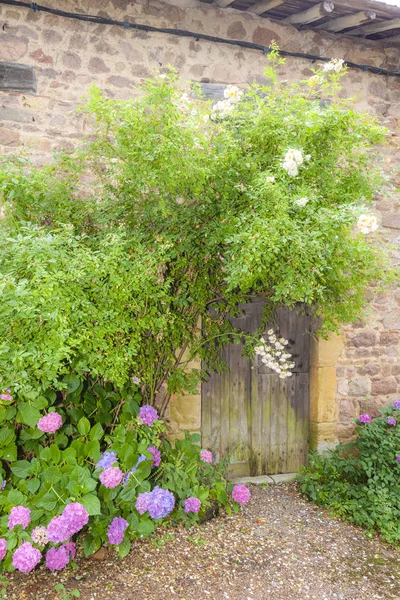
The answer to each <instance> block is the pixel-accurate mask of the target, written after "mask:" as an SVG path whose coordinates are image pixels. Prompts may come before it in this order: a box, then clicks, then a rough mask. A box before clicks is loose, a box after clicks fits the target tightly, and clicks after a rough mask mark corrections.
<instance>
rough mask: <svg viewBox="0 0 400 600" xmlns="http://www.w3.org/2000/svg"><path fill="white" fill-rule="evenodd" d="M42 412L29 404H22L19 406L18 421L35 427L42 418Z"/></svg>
mask: <svg viewBox="0 0 400 600" xmlns="http://www.w3.org/2000/svg"><path fill="white" fill-rule="evenodd" d="M41 416H42V414H41V412H40V411H39V410H38V409H37V408H36V407H35V406H33V405H32V404H29V402H20V403H19V404H18V413H17V421H18V422H19V423H24V425H29V427H35V426H36V425H37V422H38V421H39V419H40V418H41Z"/></svg>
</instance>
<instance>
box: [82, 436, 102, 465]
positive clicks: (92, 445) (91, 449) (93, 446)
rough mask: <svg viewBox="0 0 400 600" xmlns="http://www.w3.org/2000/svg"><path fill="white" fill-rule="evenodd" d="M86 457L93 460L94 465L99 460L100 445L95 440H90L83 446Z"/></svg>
mask: <svg viewBox="0 0 400 600" xmlns="http://www.w3.org/2000/svg"><path fill="white" fill-rule="evenodd" d="M85 449H86V456H89V457H90V458H92V459H93V461H94V462H95V463H97V462H98V461H99V460H100V444H99V442H98V441H97V440H91V441H90V442H89V443H88V444H86V446H85Z"/></svg>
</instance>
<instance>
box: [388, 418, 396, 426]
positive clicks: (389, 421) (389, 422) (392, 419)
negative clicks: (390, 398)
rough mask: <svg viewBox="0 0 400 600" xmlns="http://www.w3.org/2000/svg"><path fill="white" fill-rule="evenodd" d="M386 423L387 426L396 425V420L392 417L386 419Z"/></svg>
mask: <svg viewBox="0 0 400 600" xmlns="http://www.w3.org/2000/svg"><path fill="white" fill-rule="evenodd" d="M386 423H387V424H388V425H397V421H396V419H395V418H394V417H388V418H387V420H386Z"/></svg>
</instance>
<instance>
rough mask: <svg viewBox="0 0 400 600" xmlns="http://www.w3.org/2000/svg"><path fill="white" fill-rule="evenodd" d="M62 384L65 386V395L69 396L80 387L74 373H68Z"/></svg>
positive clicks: (79, 381) (78, 379)
mask: <svg viewBox="0 0 400 600" xmlns="http://www.w3.org/2000/svg"><path fill="white" fill-rule="evenodd" d="M63 383H66V384H67V394H68V395H69V394H73V393H74V392H76V390H77V389H78V388H79V386H80V385H81V380H80V378H79V377H78V375H75V374H74V373H69V374H68V375H65V377H64V379H63Z"/></svg>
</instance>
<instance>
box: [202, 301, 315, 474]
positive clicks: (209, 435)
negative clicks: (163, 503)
mask: <svg viewBox="0 0 400 600" xmlns="http://www.w3.org/2000/svg"><path fill="white" fill-rule="evenodd" d="M240 308H241V309H242V311H243V313H242V315H241V316H239V317H235V318H232V319H231V321H232V324H233V325H234V326H235V327H236V328H238V329H241V330H242V331H244V332H246V333H256V332H257V330H258V328H259V326H260V324H261V320H262V314H263V301H262V300H255V301H253V302H250V303H248V304H243V305H241V306H240ZM272 327H273V329H274V331H275V332H276V333H277V334H278V336H279V337H284V338H286V339H288V340H289V346H288V351H289V352H290V353H291V354H292V355H293V362H295V363H296V366H295V367H294V369H293V370H292V371H293V376H292V377H289V378H287V379H280V378H279V375H278V374H277V373H274V372H273V371H271V369H268V368H267V367H265V365H263V364H262V363H261V361H260V358H259V357H257V356H256V357H255V358H254V359H253V361H249V360H248V359H247V358H246V357H244V356H242V348H241V346H239V345H236V344H229V345H228V346H227V347H226V348H225V349H224V351H223V358H224V360H226V362H227V365H228V367H229V371H228V372H226V373H222V374H221V375H218V374H217V373H214V374H212V375H211V376H210V377H209V379H208V380H207V381H206V382H204V383H203V384H202V446H203V448H208V449H210V450H212V451H213V453H214V455H215V456H216V458H217V459H219V458H222V457H224V456H226V455H228V456H229V461H230V471H231V473H232V474H235V475H238V476H239V475H264V474H275V473H291V472H295V471H299V469H300V467H301V466H302V465H303V464H305V462H306V458H307V451H308V437H309V357H310V341H311V336H310V334H309V333H308V331H309V330H310V327H311V321H310V318H309V317H307V316H302V315H297V314H296V313H295V312H292V311H289V310H288V309H279V310H278V312H277V315H276V324H275V325H273V326H272Z"/></svg>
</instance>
